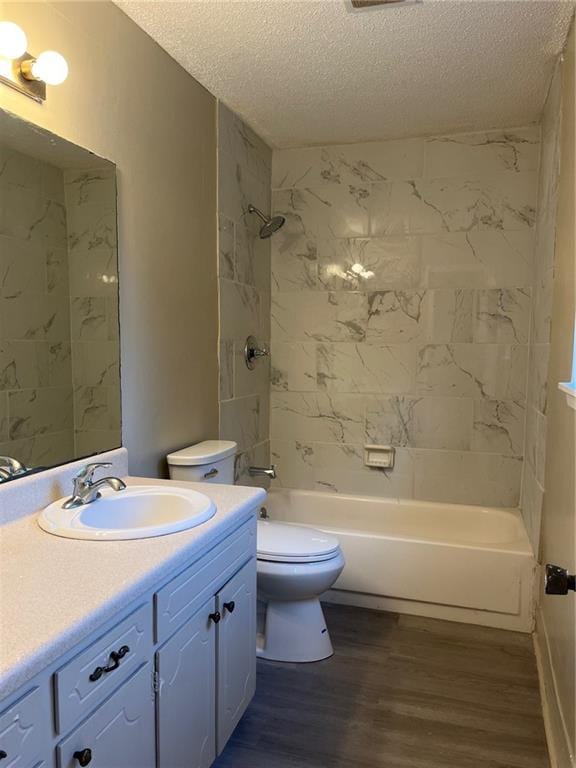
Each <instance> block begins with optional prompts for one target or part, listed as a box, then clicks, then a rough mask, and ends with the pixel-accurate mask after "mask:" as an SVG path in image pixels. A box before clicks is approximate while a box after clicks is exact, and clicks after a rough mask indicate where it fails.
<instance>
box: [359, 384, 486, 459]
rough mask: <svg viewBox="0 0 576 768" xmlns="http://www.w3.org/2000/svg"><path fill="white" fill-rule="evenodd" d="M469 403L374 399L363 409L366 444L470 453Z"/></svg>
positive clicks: (471, 416) (424, 398) (434, 400)
mask: <svg viewBox="0 0 576 768" xmlns="http://www.w3.org/2000/svg"><path fill="white" fill-rule="evenodd" d="M472 422H473V401H472V400H470V399H464V398H462V399H453V398H441V397H410V396H398V397H389V398H374V399H373V400H371V401H370V402H369V403H368V405H367V410H366V441H367V442H368V443H373V444H377V445H393V446H401V447H410V448H443V449H452V450H460V451H467V450H470V447H471V445H470V442H471V434H472Z"/></svg>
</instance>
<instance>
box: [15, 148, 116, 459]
mask: <svg viewBox="0 0 576 768" xmlns="http://www.w3.org/2000/svg"><path fill="white" fill-rule="evenodd" d="M0 197H1V206H0V207H1V210H2V218H1V219H0V288H1V294H0V453H1V454H6V455H10V456H14V457H16V458H18V459H19V460H20V461H22V462H24V463H25V464H26V465H27V466H50V465H54V464H59V463H62V462H65V461H70V460H71V459H72V458H75V457H78V456H83V455H87V454H89V453H93V452H96V451H101V450H106V449H109V448H111V447H115V446H118V445H119V444H120V442H121V437H120V392H119V389H120V387H119V341H118V299H117V296H118V268H117V246H116V188H115V171H114V168H106V169H105V170H103V171H100V170H97V171H95V170H89V171H86V170H82V171H74V170H64V171H63V170H61V169H60V168H58V167H55V166H53V165H50V164H48V163H46V162H44V161H42V160H39V159H37V158H35V157H31V156H29V155H26V154H22V153H21V152H18V151H15V150H14V149H12V148H8V147H2V148H0Z"/></svg>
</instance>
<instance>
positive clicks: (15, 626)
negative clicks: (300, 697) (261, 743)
mask: <svg viewBox="0 0 576 768" xmlns="http://www.w3.org/2000/svg"><path fill="white" fill-rule="evenodd" d="M128 482H129V483H130V482H131V481H130V479H129V481H128ZM134 482H136V481H134ZM137 482H138V484H142V482H146V481H142V480H138V481H137ZM154 482H155V483H158V481H154ZM203 490H204V489H203ZM210 497H211V498H212V500H213V501H214V503H215V504H216V506H217V512H216V514H215V515H214V517H213V518H212V519H211V520H209V521H208V522H206V523H204V524H203V525H200V526H198V527H196V528H193V529H191V530H189V531H184V532H182V533H178V534H173V535H171V536H163V537H159V538H155V539H147V540H141V541H120V542H85V541H71V540H67V539H60V538H58V537H56V536H51V535H49V534H46V533H45V532H43V531H41V530H40V528H39V526H38V525H37V522H36V520H35V518H36V515H30V516H29V517H27V518H24V519H22V520H18V521H15V522H13V523H11V524H10V525H8V526H5V527H4V529H3V547H5V550H4V551H5V552H6V554H8V555H10V554H14V553H15V552H17V551H18V550H19V549H20V547H21V546H22V545H23V544H25V545H26V549H25V550H21V554H22V559H21V560H20V563H19V564H18V565H15V567H14V571H13V572H12V571H11V570H10V568H9V566H7V565H6V564H5V565H4V566H3V570H2V573H1V574H0V575H1V576H2V577H3V578H4V581H3V582H2V591H3V600H4V601H5V602H8V603H12V601H15V602H16V603H19V606H18V605H14V606H13V607H12V608H10V607H9V606H8V611H7V612H4V620H5V623H4V624H3V627H2V640H1V642H2V659H1V663H0V691H1V692H2V702H1V704H0V766H1V768H4V766H6V768H8V767H9V768H73V767H75V766H86V765H90V766H94V767H95V768H155V767H156V766H159V767H160V768H180V767H182V768H183V767H184V766H186V768H208V766H210V765H211V764H212V762H213V761H214V759H215V757H216V756H217V755H218V754H219V753H220V752H221V751H222V749H223V748H224V746H225V745H226V742H227V740H228V738H229V737H230V735H231V733H232V731H233V730H234V728H235V727H236V725H237V723H238V721H239V720H240V718H241V716H242V714H243V713H244V711H245V709H246V707H247V706H248V704H249V702H250V700H251V698H252V696H253V694H254V690H255V677H256V655H255V635H256V509H257V508H258V507H259V505H260V504H261V503H262V501H263V500H264V498H265V493H264V491H262V490H260V489H248V488H231V487H228V486H220V487H215V488H213V489H210ZM22 571H24V575H23V578H22ZM31 583H35V584H36V593H35V594H28V593H27V589H26V587H27V585H28V584H31ZM114 583H115V584H116V591H114V589H113V587H112V586H111V585H112V584H114ZM19 587H20V589H19ZM83 595H84V596H85V600H83ZM7 596H10V597H9V600H8V601H6V597H7ZM119 606H124V607H123V608H120V609H118V607H119ZM74 615H76V617H77V621H76V623H74V622H73V621H72V617H73V616H74ZM79 637H82V639H81V640H77V638H79ZM75 640H77V641H75Z"/></svg>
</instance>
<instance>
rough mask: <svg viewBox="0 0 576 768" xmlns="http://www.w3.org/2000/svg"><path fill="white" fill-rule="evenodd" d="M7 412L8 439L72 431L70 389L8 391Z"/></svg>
mask: <svg viewBox="0 0 576 768" xmlns="http://www.w3.org/2000/svg"><path fill="white" fill-rule="evenodd" d="M8 412H9V426H8V429H9V432H8V434H9V437H10V440H19V439H22V438H26V437H35V436H36V435H42V434H50V433H55V432H60V431H66V430H71V429H72V427H73V409H72V389H71V388H62V387H53V388H52V387H51V388H45V389H23V390H17V391H13V392H9V393H8Z"/></svg>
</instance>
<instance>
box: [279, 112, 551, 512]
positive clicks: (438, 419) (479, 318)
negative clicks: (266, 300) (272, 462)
mask: <svg viewBox="0 0 576 768" xmlns="http://www.w3.org/2000/svg"><path fill="white" fill-rule="evenodd" d="M539 152H540V129H539V128H538V127H529V128H519V129H513V130H495V131H485V132H482V133H476V134H462V135H456V136H443V137H436V138H434V137H433V138H430V139H421V140H420V139H417V140H414V141H409V142H373V143H369V144H360V145H351V146H347V147H318V148H306V149H301V150H280V151H278V152H275V153H274V156H273V179H272V184H273V187H274V191H273V203H274V209H275V210H277V211H278V212H280V213H282V214H283V215H285V216H286V225H285V227H284V228H283V229H282V230H280V231H279V232H278V233H277V234H276V235H275V236H274V238H272V240H271V247H272V291H273V306H272V325H271V335H272V378H273V380H272V388H273V390H275V391H274V392H273V395H272V404H271V413H272V427H271V429H272V439H273V446H272V451H273V453H274V452H275V454H276V456H280V459H279V460H278V463H279V464H282V463H284V462H285V463H286V466H285V467H284V470H282V467H279V471H280V477H279V481H278V484H280V485H281V486H295V487H306V488H315V489H319V488H332V489H336V490H339V491H341V492H359V493H362V492H365V493H376V494H378V493H381V494H386V493H387V492H389V493H390V494H392V495H393V494H394V493H396V492H400V491H401V493H402V494H404V495H410V496H414V495H415V496H416V497H418V498H427V496H426V494H427V493H429V494H430V498H434V499H439V500H446V501H450V500H456V497H458V501H463V502H468V503H478V504H486V503H495V504H498V505H501V506H506V505H508V504H511V505H515V504H517V503H518V498H519V491H520V470H521V464H522V455H523V440H524V418H525V415H524V414H525V402H526V397H527V392H526V389H527V387H526V381H527V350H528V339H529V334H530V323H531V321H530V317H531V314H532V311H533V310H532V289H533V286H534V282H535V280H536V279H537V278H536V275H539V274H542V280H543V281H545V271H543V270H542V269H540V271H539V272H538V270H535V269H534V250H535V247H537V246H536V245H535V239H536V238H535V231H534V225H535V222H536V209H537V205H536V202H537V187H538V184H537V182H538V179H537V172H538V164H539ZM547 189H549V188H548V187H547ZM549 196H550V195H549ZM541 305H542V311H541V314H542V316H543V318H545V316H546V307H545V304H544V302H541ZM541 324H545V319H543V320H542V322H541ZM534 389H536V387H534ZM324 396H326V397H329V399H328V400H326V399H323V397H324ZM368 440H370V441H373V442H378V443H386V444H388V443H391V444H393V445H395V446H396V447H397V449H398V451H400V452H404V455H403V459H404V467H406V466H408V465H409V466H410V470H409V471H407V472H403V473H401V474H402V480H398V482H397V483H396V487H395V488H392V486H391V485H390V482H392V484H394V475H395V473H396V471H397V468H395V469H394V470H393V471H392V472H391V473H387V476H386V482H387V483H388V485H386V483H382V478H379V477H377V473H376V474H375V473H374V472H373V471H370V470H368V469H367V468H365V467H363V465H362V462H363V454H362V446H363V444H364V443H365V442H366V441H368ZM319 445H321V446H322V448H319V447H318V446H319ZM321 457H323V458H321ZM407 457H409V459H408V458H407ZM500 460H501V464H499V461H500ZM434 461H436V462H437V464H438V467H439V468H440V470H441V471H440V473H439V474H440V476H442V477H443V478H444V479H443V480H442V482H440V483H438V484H437V487H436V485H435V483H434V482H433V480H432V476H433V472H434V467H435V465H434V463H433V462H434ZM535 461H536V459H535ZM502 466H506V467H508V469H509V470H510V471H509V472H506V471H502ZM492 467H495V469H494V471H493V472H492ZM334 468H336V469H334ZM459 468H462V472H463V476H464V477H465V478H467V479H465V480H462V482H460V479H459V480H458V481H457V482H456V485H457V488H456V490H455V491H454V492H453V493H452V491H451V490H450V488H449V486H450V483H451V480H450V478H449V476H450V473H451V472H453V471H459ZM398 472H399V470H398ZM492 474H493V476H491V475H492ZM397 477H400V474H399V475H397ZM468 480H469V481H470V482H469V492H468V493H467V490H466V489H467V483H468ZM483 483H484V486H485V487H483V485H482V484H483ZM442 485H446V486H447V488H446V490H445V491H444V492H443V490H442ZM367 489H370V490H367ZM386 489H388V490H386ZM452 497H454V499H453V498H452Z"/></svg>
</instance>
